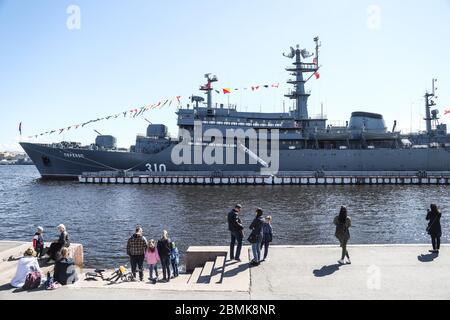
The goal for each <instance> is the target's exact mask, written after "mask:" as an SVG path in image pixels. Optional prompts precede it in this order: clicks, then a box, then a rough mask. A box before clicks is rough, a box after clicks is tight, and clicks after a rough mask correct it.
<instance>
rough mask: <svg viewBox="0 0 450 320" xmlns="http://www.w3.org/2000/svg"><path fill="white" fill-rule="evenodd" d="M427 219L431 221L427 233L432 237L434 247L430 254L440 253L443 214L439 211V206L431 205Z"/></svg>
mask: <svg viewBox="0 0 450 320" xmlns="http://www.w3.org/2000/svg"><path fill="white" fill-rule="evenodd" d="M426 219H427V220H428V221H429V222H428V226H427V232H428V234H429V235H430V236H431V244H432V246H433V250H430V252H433V253H439V249H440V247H441V236H442V229H441V212H440V211H439V209H438V207H437V205H435V204H431V205H430V210H428V212H427V217H426Z"/></svg>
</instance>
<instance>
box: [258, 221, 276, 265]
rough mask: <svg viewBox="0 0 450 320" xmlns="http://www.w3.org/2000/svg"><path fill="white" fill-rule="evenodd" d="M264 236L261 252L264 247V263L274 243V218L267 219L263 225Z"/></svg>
mask: <svg viewBox="0 0 450 320" xmlns="http://www.w3.org/2000/svg"><path fill="white" fill-rule="evenodd" d="M262 234H263V236H262V241H261V250H262V248H263V246H264V258H263V259H262V261H264V260H266V258H267V254H268V253H269V244H270V243H271V242H272V237H273V229H272V216H267V217H266V221H265V222H264V224H263V229H262Z"/></svg>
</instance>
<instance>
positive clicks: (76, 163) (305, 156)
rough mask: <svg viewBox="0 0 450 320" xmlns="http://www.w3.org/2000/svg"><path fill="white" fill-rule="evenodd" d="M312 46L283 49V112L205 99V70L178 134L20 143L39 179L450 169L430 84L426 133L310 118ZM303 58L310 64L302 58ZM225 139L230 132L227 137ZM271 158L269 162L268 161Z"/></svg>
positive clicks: (150, 131)
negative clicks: (131, 141)
mask: <svg viewBox="0 0 450 320" xmlns="http://www.w3.org/2000/svg"><path fill="white" fill-rule="evenodd" d="M314 42H315V52H313V53H310V52H308V51H307V50H306V49H300V47H299V46H298V45H297V47H296V49H294V48H292V47H291V48H290V52H289V53H287V54H283V55H284V56H285V57H287V58H289V59H292V60H293V63H292V65H290V66H288V67H287V68H286V71H287V72H289V73H290V75H291V76H292V79H289V80H288V81H287V83H288V84H290V85H292V90H290V91H289V92H287V93H286V95H285V96H286V97H287V98H289V99H291V100H292V102H293V107H292V109H291V110H289V111H288V112H282V113H262V112H242V111H238V110H237V108H236V106H233V105H226V106H225V105H223V104H213V101H212V93H213V89H214V88H213V85H214V83H215V82H216V81H217V77H216V76H214V75H211V74H206V75H205V78H206V84H204V85H202V86H201V87H200V90H201V91H203V93H204V94H205V95H206V101H205V98H204V97H203V96H192V97H191V101H190V102H191V105H189V104H187V105H186V106H184V107H181V108H179V109H178V110H177V112H176V113H177V116H178V120H177V125H178V128H179V134H178V137H177V138H171V137H170V136H169V134H168V129H167V127H166V126H165V125H164V124H150V125H149V126H148V128H147V132H146V135H145V136H137V137H136V143H135V145H133V146H131V147H130V148H129V149H127V150H121V149H118V148H117V141H116V138H114V137H113V136H109V135H99V136H97V138H96V140H95V143H94V144H91V145H89V146H83V145H81V144H80V143H75V142H60V143H53V144H38V143H21V146H22V148H23V149H24V150H25V152H26V153H27V154H28V156H29V157H30V158H31V159H32V160H33V162H34V164H35V165H36V167H37V169H38V170H39V172H40V174H41V176H42V177H43V178H50V179H56V178H58V179H59V178H69V179H77V178H78V176H80V175H81V174H82V173H86V172H100V171H109V172H117V173H118V174H123V173H124V172H135V171H138V172H147V173H150V172H180V171H185V172H199V171H202V172H205V171H206V172H213V173H217V172H223V171H232V172H236V173H238V174H239V173H240V172H241V173H242V174H243V173H244V172H261V171H262V170H263V169H270V168H271V169H272V171H276V172H294V173H295V172H322V173H323V172H348V173H349V174H350V173H351V172H369V171H370V172H379V171H395V172H406V171H414V172H429V171H440V172H443V171H450V143H449V142H450V139H449V135H448V134H447V128H446V126H445V125H444V124H439V123H437V121H438V116H437V115H438V113H437V111H436V110H431V107H432V106H433V105H434V104H435V103H434V100H433V99H434V98H435V90H434V80H433V91H432V93H427V94H426V96H425V99H426V115H427V116H426V118H425V121H426V124H427V131H426V132H425V133H421V134H401V133H400V132H399V131H396V130H395V129H396V122H395V123H394V125H393V127H392V130H391V131H388V128H387V127H386V123H385V121H384V119H383V116H382V115H381V114H378V113H372V112H366V111H355V112H353V113H352V114H351V117H350V119H349V120H348V121H346V123H345V125H340V126H333V125H329V124H327V119H326V118H325V117H324V116H316V117H313V116H310V115H309V113H308V98H309V96H310V92H307V91H306V90H305V84H306V83H307V82H308V81H309V80H310V79H311V78H312V77H313V76H314V75H317V72H318V71H319V68H320V65H319V47H320V43H319V38H318V37H316V38H314ZM307 61H310V62H307ZM230 137H231V138H230ZM275 164H276V165H275Z"/></svg>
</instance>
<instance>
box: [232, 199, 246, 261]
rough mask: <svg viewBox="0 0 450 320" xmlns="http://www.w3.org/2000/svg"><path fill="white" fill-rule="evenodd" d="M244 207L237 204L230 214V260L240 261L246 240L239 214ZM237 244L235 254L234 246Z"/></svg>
mask: <svg viewBox="0 0 450 320" xmlns="http://www.w3.org/2000/svg"><path fill="white" fill-rule="evenodd" d="M241 209H242V206H241V205H240V204H236V205H235V207H234V209H233V210H231V211H230V212H229V213H228V230H229V231H230V233H231V242H230V260H233V259H235V260H237V261H240V255H241V248H242V239H243V238H244V231H243V230H244V226H243V225H242V221H241V219H240V218H239V213H240V212H241ZM236 242H237V247H236V254H235V252H234V246H235V244H236Z"/></svg>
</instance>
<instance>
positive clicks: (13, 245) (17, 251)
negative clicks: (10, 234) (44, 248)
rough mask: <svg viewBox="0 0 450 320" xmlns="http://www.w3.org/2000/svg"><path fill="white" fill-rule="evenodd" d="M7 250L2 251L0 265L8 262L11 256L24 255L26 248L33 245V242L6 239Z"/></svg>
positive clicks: (18, 256)
mask: <svg viewBox="0 0 450 320" xmlns="http://www.w3.org/2000/svg"><path fill="white" fill-rule="evenodd" d="M3 245H4V246H5V250H3V251H1V252H0V266H1V265H2V264H3V263H5V262H8V259H9V257H11V256H12V257H13V258H20V257H22V256H23V253H24V252H25V250H27V249H28V248H29V247H32V246H33V244H32V243H31V241H30V242H19V241H5V242H4V243H3Z"/></svg>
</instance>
